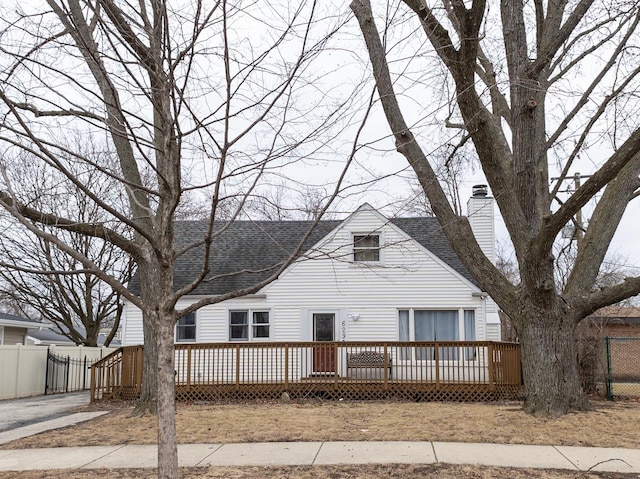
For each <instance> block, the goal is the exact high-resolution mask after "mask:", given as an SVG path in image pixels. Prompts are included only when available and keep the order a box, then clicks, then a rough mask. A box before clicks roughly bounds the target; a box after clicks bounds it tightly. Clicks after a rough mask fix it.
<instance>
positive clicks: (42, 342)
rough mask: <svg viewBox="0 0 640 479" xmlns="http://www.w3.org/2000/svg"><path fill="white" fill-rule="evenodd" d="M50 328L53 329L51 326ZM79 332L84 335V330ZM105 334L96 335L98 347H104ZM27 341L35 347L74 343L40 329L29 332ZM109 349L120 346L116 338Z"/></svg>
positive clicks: (64, 337)
mask: <svg viewBox="0 0 640 479" xmlns="http://www.w3.org/2000/svg"><path fill="white" fill-rule="evenodd" d="M52 327H55V326H53V325H52ZM80 331H82V332H83V333H84V328H81V329H80ZM107 334H108V333H107V332H100V333H99V334H98V346H104V342H105V340H106V339H107ZM27 340H28V341H29V343H31V344H35V345H36V346H51V345H55V346H72V345H74V344H75V343H74V342H73V341H71V339H69V338H68V337H67V336H65V335H64V334H61V333H59V332H58V331H55V330H53V329H42V330H40V331H30V332H29V335H28V338H27ZM109 346H110V347H117V346H120V341H118V340H117V339H116V338H114V339H113V341H111V344H110V345H109Z"/></svg>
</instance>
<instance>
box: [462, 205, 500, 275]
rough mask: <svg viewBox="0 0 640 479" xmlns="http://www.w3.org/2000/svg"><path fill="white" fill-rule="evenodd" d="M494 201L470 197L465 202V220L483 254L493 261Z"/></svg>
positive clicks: (494, 246)
mask: <svg viewBox="0 0 640 479" xmlns="http://www.w3.org/2000/svg"><path fill="white" fill-rule="evenodd" d="M493 214H494V200H493V198H491V197H488V196H486V197H485V196H480V197H473V196H472V197H471V198H470V199H469V201H468V202H467V218H469V224H470V225H471V229H472V230H473V235H474V236H475V237H476V241H478V245H480V249H482V251H483V253H484V254H485V255H486V256H487V258H489V260H491V262H492V263H493V262H494V261H495V248H496V245H495V222H494V218H493Z"/></svg>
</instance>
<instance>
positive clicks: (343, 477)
mask: <svg viewBox="0 0 640 479" xmlns="http://www.w3.org/2000/svg"><path fill="white" fill-rule="evenodd" d="M180 473H181V474H180V477H182V478H183V479H190V478H204V479H207V478H208V479H223V478H224V479H264V478H265V477H268V478H269V479H293V478H295V479H388V478H391V479H394V478H398V479H577V478H580V479H636V478H637V477H638V476H637V475H636V474H619V473H597V474H596V473H578V472H575V471H555V470H539V469H512V468H498V467H481V466H454V465H449V464H428V465H425V464H416V465H404V464H390V465H367V466H295V467H242V468H236V467H212V468H188V469H181V470H180ZM62 477H64V478H68V479H93V478H95V477H109V478H110V479H134V478H142V479H145V478H149V479H150V478H154V477H157V471H156V470H154V469H125V470H122V469H110V470H106V469H95V470H91V471H70V470H61V471H49V472H43V471H38V472H22V473H15V472H12V473H1V472H0V479H10V478H11V479H14V478H15V479H53V478H62Z"/></svg>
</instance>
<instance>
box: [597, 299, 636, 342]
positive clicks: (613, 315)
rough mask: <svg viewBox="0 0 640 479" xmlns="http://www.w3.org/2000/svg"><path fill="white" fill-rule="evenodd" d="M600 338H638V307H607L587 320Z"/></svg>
mask: <svg viewBox="0 0 640 479" xmlns="http://www.w3.org/2000/svg"><path fill="white" fill-rule="evenodd" d="M589 320H590V322H591V323H592V324H593V325H594V326H596V327H598V328H600V330H601V331H602V336H610V337H621V338H640V307H633V306H607V307H606V308H602V309H600V310H598V311H596V312H595V313H594V314H592V315H591V317H590V318H589Z"/></svg>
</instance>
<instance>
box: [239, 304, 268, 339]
mask: <svg viewBox="0 0 640 479" xmlns="http://www.w3.org/2000/svg"><path fill="white" fill-rule="evenodd" d="M270 337H271V323H270V322H269V311H252V310H248V309H244V310H235V311H229V340H230V341H265V340H268V339H269V338H270Z"/></svg>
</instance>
